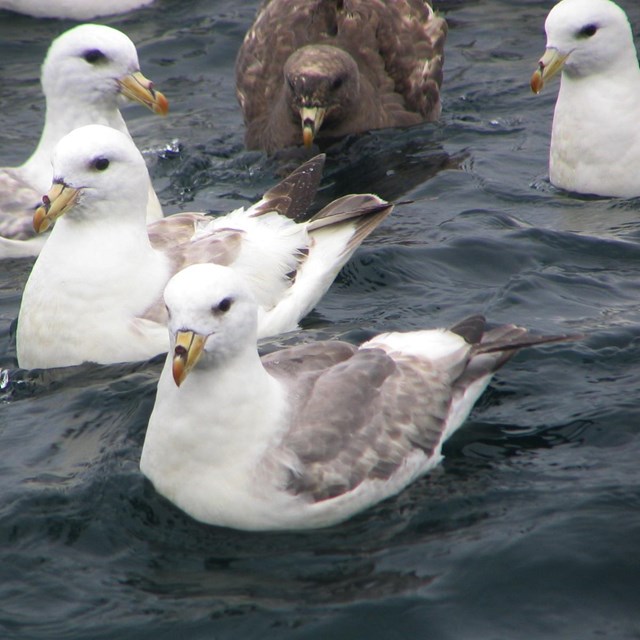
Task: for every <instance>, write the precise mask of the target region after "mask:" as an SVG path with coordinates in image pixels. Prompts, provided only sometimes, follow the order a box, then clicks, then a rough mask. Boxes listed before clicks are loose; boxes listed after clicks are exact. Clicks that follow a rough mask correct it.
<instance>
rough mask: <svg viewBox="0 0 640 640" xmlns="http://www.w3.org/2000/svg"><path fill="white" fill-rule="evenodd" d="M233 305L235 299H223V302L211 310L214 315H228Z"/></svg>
mask: <svg viewBox="0 0 640 640" xmlns="http://www.w3.org/2000/svg"><path fill="white" fill-rule="evenodd" d="M232 303H233V298H223V299H222V300H220V302H219V303H218V305H217V306H215V307H213V308H212V309H211V310H212V311H213V312H214V313H216V312H221V313H226V312H227V311H229V309H231V304H232Z"/></svg>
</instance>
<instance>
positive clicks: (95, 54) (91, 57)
mask: <svg viewBox="0 0 640 640" xmlns="http://www.w3.org/2000/svg"><path fill="white" fill-rule="evenodd" d="M82 57H83V58H84V59H85V60H86V61H87V62H88V63H89V64H95V63H96V62H102V61H103V60H106V59H107V56H105V55H104V53H102V51H100V49H89V51H85V52H84V53H83V54H82Z"/></svg>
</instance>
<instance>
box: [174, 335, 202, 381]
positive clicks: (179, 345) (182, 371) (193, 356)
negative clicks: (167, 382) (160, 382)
mask: <svg viewBox="0 0 640 640" xmlns="http://www.w3.org/2000/svg"><path fill="white" fill-rule="evenodd" d="M206 341H207V337H206V336H202V335H200V334H199V333H195V332H194V331H178V332H177V333H176V345H175V347H174V348H173V369H172V370H173V379H174V381H175V383H176V385H178V386H180V385H181V384H182V383H183V382H184V379H185V378H186V377H187V376H188V375H189V371H191V369H193V367H194V365H195V364H196V362H198V359H199V358H200V354H201V353H202V350H203V349H204V343H205V342H206Z"/></svg>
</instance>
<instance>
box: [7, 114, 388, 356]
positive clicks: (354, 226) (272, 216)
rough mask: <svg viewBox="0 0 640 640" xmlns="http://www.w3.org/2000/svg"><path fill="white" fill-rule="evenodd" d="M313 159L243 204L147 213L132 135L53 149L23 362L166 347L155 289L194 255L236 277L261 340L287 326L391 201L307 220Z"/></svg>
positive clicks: (20, 342) (89, 129)
mask: <svg viewBox="0 0 640 640" xmlns="http://www.w3.org/2000/svg"><path fill="white" fill-rule="evenodd" d="M323 164H324V157H323V156H316V157H315V158H312V159H311V160H309V161H307V162H306V163H304V164H303V165H302V166H301V167H299V168H298V169H297V170H296V171H294V172H293V173H292V174H291V175H290V176H288V177H287V178H285V179H284V180H283V181H281V182H280V183H279V184H278V185H276V186H275V187H273V188H272V189H270V190H269V191H267V193H265V194H264V196H263V197H262V199H260V200H259V201H258V202H257V203H255V204H254V205H253V206H251V207H248V208H247V209H244V208H240V209H237V210H235V211H232V212H231V213H228V214H227V215H222V216H218V217H213V216H208V215H204V214H201V213H178V214H174V215H172V216H167V217H165V218H162V219H161V220H158V221H156V222H154V223H152V224H151V225H148V226H147V224H146V221H145V206H146V199H147V190H146V184H147V183H148V180H149V175H148V172H147V168H146V165H145V163H144V159H143V158H142V156H141V154H140V152H139V151H138V150H137V149H136V146H135V145H134V144H133V142H132V141H131V139H130V138H129V137H128V136H126V135H125V134H123V133H120V132H119V131H115V130H114V129H111V128H109V127H103V126H100V125H89V126H86V127H80V128H79V129H75V130H74V131H72V132H71V133H70V134H68V135H67V136H65V137H64V138H63V139H62V140H61V141H60V142H59V143H58V145H57V146H56V150H55V152H54V155H53V165H54V171H55V175H56V180H55V182H54V184H53V186H52V188H51V190H50V192H49V195H48V196H47V198H46V200H45V203H44V205H43V206H42V207H40V208H39V209H38V210H37V211H36V214H35V215H34V225H35V226H36V228H38V229H46V228H47V227H48V226H49V225H50V224H53V223H54V222H55V226H54V228H53V230H52V231H51V236H50V238H49V240H47V242H46V243H45V245H44V247H43V249H42V252H41V253H40V255H39V256H38V259H37V260H36V262H35V264H34V265H33V268H32V270H31V274H30V276H29V279H28V281H27V284H26V286H25V289H24V294H23V296H22V303H21V307H20V314H19V317H18V328H17V335H16V342H17V345H16V346H17V353H18V363H19V365H20V366H21V367H26V368H35V367H37V368H49V367H64V366H71V365H77V364H81V363H82V362H86V361H89V362H97V363H101V364H108V363H113V362H123V361H133V360H145V359H147V358H151V357H153V356H154V355H156V354H158V353H163V352H165V351H166V350H167V348H168V345H169V342H168V335H167V331H166V310H165V306H164V304H163V303H162V292H163V290H164V287H165V285H166V283H167V281H168V280H169V278H170V277H171V276H172V275H173V274H174V273H176V272H177V271H178V270H180V269H181V268H183V267H185V266H187V265H189V264H193V263H197V262H215V263H218V264H225V265H228V266H230V267H233V269H235V270H237V271H238V272H239V273H241V274H242V277H243V278H244V279H245V280H246V281H247V282H248V283H250V286H251V288H252V291H253V292H254V294H255V296H256V298H257V299H258V300H259V302H260V316H261V317H260V323H259V330H260V335H261V336H269V335H274V334H277V333H281V332H284V331H291V330H293V329H295V328H296V327H297V323H298V322H299V320H300V319H301V318H302V317H304V316H305V315H306V314H307V313H309V311H311V309H312V308H313V307H314V306H315V304H316V303H317V302H318V300H319V299H320V298H321V297H322V296H323V295H324V293H325V292H326V291H327V289H328V288H329V287H330V286H331V283H332V282H333V280H334V278H335V277H336V275H337V274H338V272H339V271H340V269H341V268H342V266H343V265H344V264H345V263H346V261H347V260H348V259H349V258H350V257H351V255H352V254H353V252H354V251H355V250H356V249H357V248H358V246H359V245H360V243H361V242H362V241H363V240H364V238H366V237H367V236H368V235H369V233H371V231H373V230H374V229H375V228H376V227H377V226H378V225H379V224H380V223H381V222H382V220H384V219H385V218H386V216H387V215H388V214H389V213H390V211H391V209H392V208H393V207H392V205H391V204H389V203H387V202H385V201H384V200H381V199H380V198H378V197H377V196H374V195H371V194H351V195H347V196H343V197H342V198H338V199H337V200H334V201H333V202H331V203H329V204H328V205H326V206H325V207H324V208H323V209H321V210H320V211H319V212H317V213H316V214H314V215H313V216H309V214H308V213H307V209H308V207H309V206H310V204H311V202H312V200H313V199H314V196H315V194H316V191H317V188H318V185H319V183H320V178H321V174H322V167H323Z"/></svg>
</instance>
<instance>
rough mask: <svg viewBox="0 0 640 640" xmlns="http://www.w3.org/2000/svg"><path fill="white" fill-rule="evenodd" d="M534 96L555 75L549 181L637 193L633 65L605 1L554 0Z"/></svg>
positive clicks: (629, 39) (639, 78)
mask: <svg viewBox="0 0 640 640" xmlns="http://www.w3.org/2000/svg"><path fill="white" fill-rule="evenodd" d="M545 30H546V32H547V47H546V51H545V53H544V55H543V57H542V58H541V59H540V61H539V63H538V69H537V70H536V71H535V72H534V74H533V76H532V78H531V88H532V89H533V91H534V92H535V93H538V92H539V91H540V90H541V89H542V86H543V84H544V82H545V81H546V80H548V79H549V78H551V77H552V76H553V75H554V74H556V73H558V72H559V71H562V77H561V81H560V91H559V93H558V99H557V101H556V107H555V113H554V116H553V127H552V132H551V147H550V152H549V179H550V181H551V183H552V184H553V185H555V186H556V187H558V188H560V189H565V190H567V191H572V192H575V193H583V194H593V195H600V196H614V197H621V198H632V197H637V196H640V173H639V172H638V167H640V128H639V127H638V122H640V68H639V66H638V57H637V53H636V49H635V46H634V43H633V33H632V31H631V26H630V24H629V20H628V19H627V16H626V14H625V12H624V11H623V10H622V9H621V8H620V7H619V6H618V5H617V4H615V3H613V2H610V1H609V0H562V2H559V3H558V4H557V5H555V6H554V7H553V9H551V11H550V12H549V15H548V16H547V20H546V22H545Z"/></svg>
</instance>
